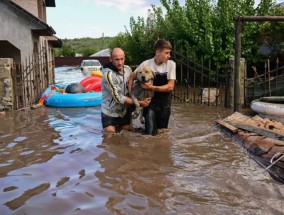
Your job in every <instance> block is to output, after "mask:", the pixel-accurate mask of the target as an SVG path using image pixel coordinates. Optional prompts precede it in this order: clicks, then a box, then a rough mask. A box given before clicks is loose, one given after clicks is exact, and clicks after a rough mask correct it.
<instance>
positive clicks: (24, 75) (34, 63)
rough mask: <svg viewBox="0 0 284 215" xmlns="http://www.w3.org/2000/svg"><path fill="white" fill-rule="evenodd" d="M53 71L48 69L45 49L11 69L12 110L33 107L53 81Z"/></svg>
mask: <svg viewBox="0 0 284 215" xmlns="http://www.w3.org/2000/svg"><path fill="white" fill-rule="evenodd" d="M53 72H54V70H53V69H52V70H50V71H49V69H48V57H47V50H46V48H43V49H41V50H40V51H39V52H37V51H36V52H34V53H33V54H32V55H31V56H30V57H29V58H27V59H26V60H25V62H24V63H23V64H22V65H19V64H14V66H13V68H12V79H13V83H14V84H13V87H14V88H13V91H14V103H13V106H14V109H15V110H17V109H20V108H23V107H28V106H31V105H33V104H34V103H35V102H37V101H38V100H39V99H40V96H41V93H42V92H43V90H44V89H46V88H47V87H48V86H49V85H50V84H52V82H53V81H54V78H53V77H54V74H53Z"/></svg>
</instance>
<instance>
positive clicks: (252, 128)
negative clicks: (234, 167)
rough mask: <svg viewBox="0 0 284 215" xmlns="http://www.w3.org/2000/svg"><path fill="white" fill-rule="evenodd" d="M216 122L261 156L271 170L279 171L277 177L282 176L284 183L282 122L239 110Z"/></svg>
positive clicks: (283, 134) (250, 150) (283, 130)
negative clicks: (248, 114) (246, 113)
mask: <svg viewBox="0 0 284 215" xmlns="http://www.w3.org/2000/svg"><path fill="white" fill-rule="evenodd" d="M216 122H217V123H218V124H220V125H221V126H222V127H223V128H225V129H226V130H228V131H230V133H232V134H233V135H234V137H235V138H236V139H237V140H239V142H240V143H241V144H242V145H243V146H244V147H245V148H246V149H247V151H248V152H250V153H251V154H252V155H254V156H257V157H258V158H261V160H262V164H263V165H265V166H266V168H267V169H269V171H270V170H273V169H274V170H275V171H277V172H278V173H277V175H278V176H277V177H281V178H282V179H283V183H284V125H283V124H282V123H280V122H277V121H275V120H271V119H268V118H261V117H260V116H258V115H256V116H254V117H249V116H246V115H243V114H241V113H239V112H235V113H234V114H232V115H231V116H228V117H227V118H225V119H223V120H221V119H218V120H216ZM258 158H257V159H258ZM270 173H271V172H270ZM273 174H275V173H273ZM279 175H280V176H279ZM282 179H281V180H282ZM281 180H280V181H281ZM278 181H279V180H278ZM281 182H282V181H281Z"/></svg>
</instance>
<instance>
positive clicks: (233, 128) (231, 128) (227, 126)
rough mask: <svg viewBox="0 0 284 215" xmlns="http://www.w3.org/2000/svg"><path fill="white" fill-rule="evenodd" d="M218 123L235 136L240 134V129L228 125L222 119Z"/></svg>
mask: <svg viewBox="0 0 284 215" xmlns="http://www.w3.org/2000/svg"><path fill="white" fill-rule="evenodd" d="M216 122H217V123H218V124H220V125H222V126H223V127H225V128H227V129H229V130H230V131H231V132H232V133H233V134H236V133H238V128H236V127H234V126H232V125H230V124H229V123H226V122H225V121H223V120H221V119H217V120H216Z"/></svg>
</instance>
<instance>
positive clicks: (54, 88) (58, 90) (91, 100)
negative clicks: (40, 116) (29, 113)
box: [41, 84, 102, 107]
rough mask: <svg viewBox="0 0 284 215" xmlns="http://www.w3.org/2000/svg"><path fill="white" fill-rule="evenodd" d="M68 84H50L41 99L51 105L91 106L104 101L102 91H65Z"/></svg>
mask: <svg viewBox="0 0 284 215" xmlns="http://www.w3.org/2000/svg"><path fill="white" fill-rule="evenodd" d="M67 86H68V85H67V84H53V85H50V86H49V87H48V88H47V89H46V90H45V91H44V92H43V93H42V95H41V96H42V97H41V100H43V101H44V104H45V105H46V106H51V107H91V106H99V105H101V103H102V92H87V93H77V94H70V93H64V92H65V88H66V87H67Z"/></svg>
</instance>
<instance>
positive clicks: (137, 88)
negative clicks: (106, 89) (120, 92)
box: [130, 66, 155, 123]
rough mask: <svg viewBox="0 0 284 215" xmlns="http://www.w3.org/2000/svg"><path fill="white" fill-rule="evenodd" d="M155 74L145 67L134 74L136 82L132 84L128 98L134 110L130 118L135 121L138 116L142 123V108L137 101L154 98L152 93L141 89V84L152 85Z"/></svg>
mask: <svg viewBox="0 0 284 215" xmlns="http://www.w3.org/2000/svg"><path fill="white" fill-rule="evenodd" d="M154 76H155V73H154V71H153V70H152V69H151V68H150V67H147V66H143V67H141V68H140V69H139V70H138V71H137V72H136V81H135V82H134V83H133V86H132V89H131V92H130V96H131V99H132V100H133V103H134V105H135V110H134V112H133V114H132V118H133V119H136V118H137V117H138V116H139V115H140V122H141V123H144V118H143V107H141V106H140V105H139V102H138V101H139V100H144V99H145V98H152V97H153V96H154V91H150V90H145V89H143V88H142V87H141V84H145V83H148V82H151V83H153V80H154Z"/></svg>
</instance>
